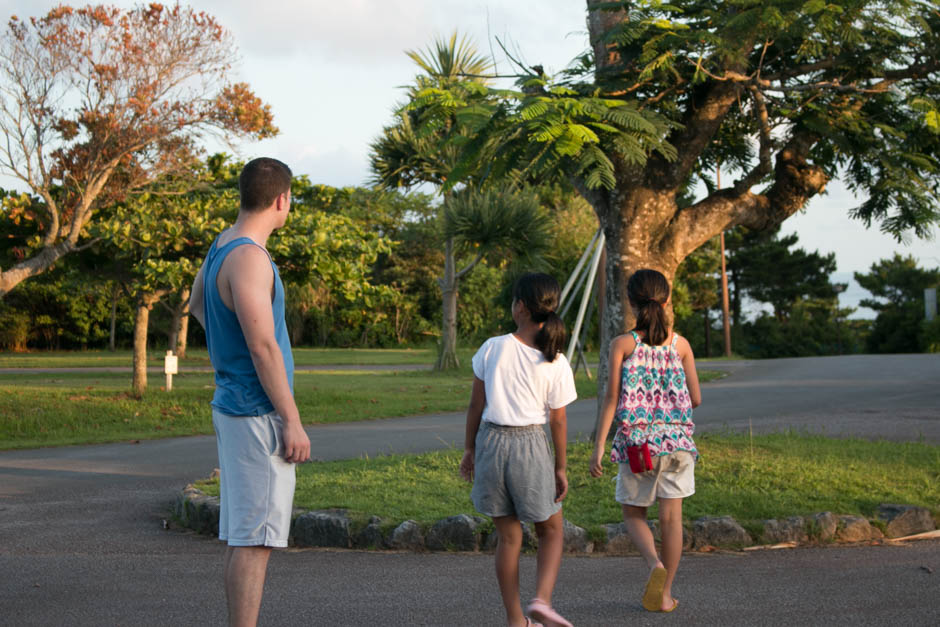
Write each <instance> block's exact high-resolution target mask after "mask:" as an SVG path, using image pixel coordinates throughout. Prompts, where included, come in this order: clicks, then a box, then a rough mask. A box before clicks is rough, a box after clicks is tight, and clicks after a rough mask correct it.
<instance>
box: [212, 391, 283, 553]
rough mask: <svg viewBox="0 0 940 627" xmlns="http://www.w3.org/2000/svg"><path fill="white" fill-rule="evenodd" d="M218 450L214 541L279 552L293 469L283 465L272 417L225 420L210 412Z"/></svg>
mask: <svg viewBox="0 0 940 627" xmlns="http://www.w3.org/2000/svg"><path fill="white" fill-rule="evenodd" d="M212 425H213V426H214V427H215V437H216V442H217V443H218V446H219V470H220V471H221V477H220V479H219V496H220V511H219V540H225V541H227V542H228V544H229V546H271V547H285V546H287V539H288V536H289V535H290V520H291V512H292V510H293V504H294V484H295V483H296V480H297V477H296V474H295V471H294V464H291V463H289V462H286V461H284V457H283V454H284V443H283V441H282V439H281V437H282V435H281V434H282V429H283V422H282V421H281V417H280V416H279V415H278V414H277V413H276V412H271V413H269V414H264V415H262V416H229V415H228V414H223V413H222V412H220V411H217V410H215V409H213V410H212Z"/></svg>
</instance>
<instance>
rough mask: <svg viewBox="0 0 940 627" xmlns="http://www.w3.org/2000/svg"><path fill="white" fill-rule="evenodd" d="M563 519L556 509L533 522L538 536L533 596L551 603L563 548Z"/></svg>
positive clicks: (559, 511)
mask: <svg viewBox="0 0 940 627" xmlns="http://www.w3.org/2000/svg"><path fill="white" fill-rule="evenodd" d="M563 525H564V520H563V519H562V513H561V510H558V512H557V513H556V514H554V515H553V516H552V517H551V518H549V519H548V520H544V521H542V522H537V523H535V533H536V535H537V536H538V538H539V549H538V554H537V556H536V563H537V565H538V571H537V575H536V584H535V596H536V597H538V598H539V599H541V600H543V601H545V602H546V603H548V604H549V605H551V604H552V591H553V590H554V589H555V582H556V581H557V580H558V571H559V570H560V569H561V554H562V552H563V551H564V548H565V535H564V529H563Z"/></svg>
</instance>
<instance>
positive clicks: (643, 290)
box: [627, 269, 670, 346]
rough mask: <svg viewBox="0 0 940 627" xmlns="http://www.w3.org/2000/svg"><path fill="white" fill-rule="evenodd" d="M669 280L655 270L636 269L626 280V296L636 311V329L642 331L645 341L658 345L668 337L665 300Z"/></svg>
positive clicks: (667, 294)
mask: <svg viewBox="0 0 940 627" xmlns="http://www.w3.org/2000/svg"><path fill="white" fill-rule="evenodd" d="M669 292H670V289H669V281H667V280H666V277H665V276H663V275H662V274H661V273H660V272H657V271H656V270H649V269H643V270H637V271H636V272H634V273H633V276H631V277H630V279H629V280H628V281H627V298H629V299H630V305H631V306H632V307H633V310H634V311H635V312H636V329H637V331H643V333H644V334H645V335H646V342H647V343H648V344H652V345H653V346H658V345H660V344H662V343H663V342H665V341H666V338H668V337H669V320H668V318H667V317H666V301H668V300H669Z"/></svg>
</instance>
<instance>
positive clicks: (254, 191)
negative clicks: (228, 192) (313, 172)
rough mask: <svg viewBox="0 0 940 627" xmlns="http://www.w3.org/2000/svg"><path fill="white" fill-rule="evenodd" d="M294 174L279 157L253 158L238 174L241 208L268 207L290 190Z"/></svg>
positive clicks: (259, 208) (255, 208) (260, 208)
mask: <svg viewBox="0 0 940 627" xmlns="http://www.w3.org/2000/svg"><path fill="white" fill-rule="evenodd" d="M292 176H293V175H292V174H291V171H290V168H289V167H287V165H286V164H284V163H282V162H280V161H278V160H277V159H271V158H270V157H259V158H258V159H252V160H251V161H249V162H248V163H246V164H245V167H243V168H242V171H241V174H239V175H238V194H239V196H240V198H241V208H242V209H243V210H244V211H261V210H262V209H267V208H268V207H270V206H271V204H272V203H273V202H274V201H275V199H277V197H278V196H279V195H281V194H283V193H284V192H289V191H290V181H291V178H292Z"/></svg>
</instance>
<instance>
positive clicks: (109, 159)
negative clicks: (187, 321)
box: [0, 3, 277, 297]
mask: <svg viewBox="0 0 940 627" xmlns="http://www.w3.org/2000/svg"><path fill="white" fill-rule="evenodd" d="M235 58H236V49H235V46H234V43H233V41H232V38H231V36H230V35H229V33H228V32H227V31H226V30H225V29H224V28H223V27H222V26H221V25H220V24H219V23H218V22H217V21H216V20H215V18H213V17H211V16H209V15H207V14H205V13H202V12H197V11H194V10H193V9H190V8H186V7H183V6H180V5H173V6H163V5H160V4H157V3H152V4H149V5H146V6H139V7H137V8H134V9H130V10H123V9H118V8H114V7H106V6H88V7H84V8H77V9H76V8H72V7H69V6H64V5H62V6H59V7H56V8H55V9H53V10H51V11H50V12H49V13H48V14H46V15H45V16H43V17H38V18H30V19H27V20H21V19H19V18H17V17H15V16H14V17H13V18H11V19H10V21H9V23H8V25H7V28H6V30H5V31H3V33H2V34H0V131H2V133H3V134H4V135H5V141H3V142H0V172H3V173H4V174H7V175H10V176H13V177H15V178H17V179H19V180H20V181H22V182H23V183H24V184H25V185H26V186H27V187H28V188H29V189H30V191H31V192H32V193H33V194H35V195H36V196H38V197H39V198H41V199H42V201H43V203H42V210H41V211H38V212H33V213H30V214H29V217H30V219H32V220H34V221H35V222H36V225H37V231H38V238H36V239H35V240H33V241H32V242H29V243H28V244H26V245H25V246H24V250H25V251H26V254H25V255H24V257H23V259H21V260H20V261H18V262H17V263H15V264H13V265H12V266H10V267H8V268H5V269H2V271H0V297H2V296H3V295H5V294H6V293H7V292H9V291H10V290H11V289H12V288H13V287H14V286H15V285H17V284H18V283H19V282H21V281H23V280H25V279H27V278H29V277H31V276H34V275H36V274H38V273H40V272H43V271H45V270H47V269H48V268H49V267H50V266H51V265H52V264H53V263H55V261H56V260H58V259H60V258H61V257H62V256H64V255H66V254H69V253H70V252H73V251H75V250H77V249H79V248H81V247H82V246H83V245H86V244H88V243H89V240H87V233H86V231H85V227H86V225H87V224H88V222H89V220H91V218H92V216H93V214H94V212H95V211H96V209H98V208H100V207H102V206H105V205H107V204H110V203H113V202H116V201H119V200H121V199H122V198H123V196H124V195H125V194H126V193H127V191H129V190H132V189H135V188H139V187H141V186H143V185H146V184H148V183H150V182H152V181H154V180H155V179H157V178H159V177H160V176H163V175H166V174H168V173H173V172H178V171H180V170H185V169H186V168H188V167H190V166H192V165H193V163H194V160H195V159H196V155H197V153H198V148H197V144H196V140H197V139H198V138H200V137H201V136H203V135H205V134H206V133H216V134H218V135H221V136H222V137H227V138H234V137H255V138H262V137H267V136H270V135H273V134H275V133H276V132H277V129H276V128H275V127H274V125H273V118H272V115H271V111H270V108H269V107H268V105H266V104H264V103H263V102H262V101H261V100H260V99H259V98H258V97H257V96H255V95H254V94H253V93H252V92H251V90H250V88H249V87H248V86H247V85H246V84H243V83H234V84H233V83H231V82H229V79H228V76H229V73H230V72H229V71H230V69H231V65H232V63H233V62H234V61H235Z"/></svg>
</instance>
